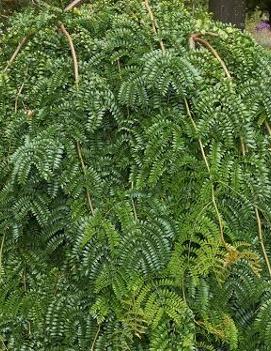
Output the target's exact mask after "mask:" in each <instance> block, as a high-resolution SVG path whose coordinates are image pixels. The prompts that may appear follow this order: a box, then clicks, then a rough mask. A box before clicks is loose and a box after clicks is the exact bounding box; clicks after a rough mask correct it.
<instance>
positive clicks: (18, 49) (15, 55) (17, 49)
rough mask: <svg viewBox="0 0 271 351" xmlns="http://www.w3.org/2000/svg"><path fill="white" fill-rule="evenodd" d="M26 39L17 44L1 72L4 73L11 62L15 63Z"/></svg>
mask: <svg viewBox="0 0 271 351" xmlns="http://www.w3.org/2000/svg"><path fill="white" fill-rule="evenodd" d="M27 39H28V37H24V38H23V39H22V40H21V41H20V43H19V44H18V46H17V48H16V50H15V51H14V53H13V54H12V56H11V58H10V59H9V61H8V63H7V65H6V67H5V68H4V71H3V72H6V71H7V70H8V68H9V67H10V66H11V64H12V63H13V61H15V59H16V57H17V55H18V53H19V52H20V50H21V48H22V47H23V46H24V44H25V43H26V41H27Z"/></svg>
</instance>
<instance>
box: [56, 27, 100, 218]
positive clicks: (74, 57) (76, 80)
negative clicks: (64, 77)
mask: <svg viewBox="0 0 271 351" xmlns="http://www.w3.org/2000/svg"><path fill="white" fill-rule="evenodd" d="M60 29H61V31H62V33H63V34H64V35H65V36H66V38H67V40H68V43H69V47H70V50H71V54H72V59H73V69H74V81H75V86H76V88H77V89H78V88H79V68H78V60H77V55H76V51H75V47H74V44H73V40H72V37H71V36H70V34H69V32H68V31H67V29H66V28H65V26H64V25H63V24H61V25H60ZM76 149H77V154H78V157H79V160H80V163H81V168H82V171H83V174H84V176H85V177H86V174H87V170H86V165H85V162H84V158H83V154H82V150H81V145H80V142H79V141H76ZM86 196H87V202H88V206H89V209H90V212H91V214H92V215H94V206H93V204H92V200H91V196H90V192H89V191H88V190H87V189H86Z"/></svg>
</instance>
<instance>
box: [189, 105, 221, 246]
mask: <svg viewBox="0 0 271 351" xmlns="http://www.w3.org/2000/svg"><path fill="white" fill-rule="evenodd" d="M184 103H185V107H186V111H187V114H188V116H189V118H190V120H191V123H192V125H193V127H194V129H195V132H197V131H198V128H197V125H196V123H195V121H194V119H193V116H192V113H191V111H190V108H189V105H188V101H187V99H186V98H184ZM198 143H199V146H200V151H201V154H202V158H203V160H204V163H205V166H206V168H207V171H208V174H209V177H210V180H211V168H210V165H209V162H208V159H207V156H206V153H205V150H204V146H203V143H202V140H201V138H198ZM211 191H212V203H213V206H214V209H215V212H216V215H217V219H218V223H219V230H220V237H221V241H222V242H223V243H225V239H224V225H223V221H222V218H221V214H220V212H219V209H218V206H217V202H216V198H215V188H214V185H213V184H212V185H211Z"/></svg>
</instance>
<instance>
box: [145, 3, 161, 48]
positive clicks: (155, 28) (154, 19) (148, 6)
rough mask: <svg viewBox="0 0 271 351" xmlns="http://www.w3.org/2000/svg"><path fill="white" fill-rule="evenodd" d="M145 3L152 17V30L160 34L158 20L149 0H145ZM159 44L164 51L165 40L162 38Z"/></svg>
mask: <svg viewBox="0 0 271 351" xmlns="http://www.w3.org/2000/svg"><path fill="white" fill-rule="evenodd" d="M144 4H145V7H146V10H147V11H148V14H149V16H150V18H151V22H152V30H153V32H154V34H156V35H157V34H158V25H157V21H156V18H155V16H154V13H153V11H152V8H151V6H150V4H149V0H144ZM159 44H160V48H161V50H162V52H165V45H164V43H163V41H162V40H160V41H159Z"/></svg>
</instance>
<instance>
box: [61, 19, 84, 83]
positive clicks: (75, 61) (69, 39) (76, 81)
mask: <svg viewBox="0 0 271 351" xmlns="http://www.w3.org/2000/svg"><path fill="white" fill-rule="evenodd" d="M60 30H61V31H62V33H63V34H64V35H65V37H66V38H67V40H68V43H69V47H70V50H71V54H72V60H73V70H74V81H75V85H76V88H78V83H79V69H78V60H77V56H76V51H75V48H74V44H73V40H72V37H71V36H70V34H69V32H68V31H67V29H66V28H65V27H64V24H62V23H61V25H60Z"/></svg>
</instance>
